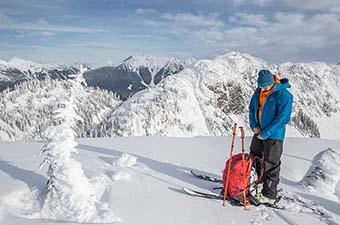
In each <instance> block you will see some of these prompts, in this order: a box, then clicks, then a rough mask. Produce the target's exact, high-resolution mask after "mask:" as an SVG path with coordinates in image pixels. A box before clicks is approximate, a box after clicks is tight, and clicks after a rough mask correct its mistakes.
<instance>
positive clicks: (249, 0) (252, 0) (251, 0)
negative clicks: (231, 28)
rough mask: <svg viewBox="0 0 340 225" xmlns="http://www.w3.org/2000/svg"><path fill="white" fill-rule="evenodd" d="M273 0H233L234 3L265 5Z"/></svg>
mask: <svg viewBox="0 0 340 225" xmlns="http://www.w3.org/2000/svg"><path fill="white" fill-rule="evenodd" d="M272 2H273V0H233V3H234V5H236V6H238V5H246V4H247V5H248V4H254V5H258V6H267V5H269V4H270V3H272Z"/></svg>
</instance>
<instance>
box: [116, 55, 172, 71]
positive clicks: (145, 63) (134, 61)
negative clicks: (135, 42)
mask: <svg viewBox="0 0 340 225" xmlns="http://www.w3.org/2000/svg"><path fill="white" fill-rule="evenodd" d="M175 61H176V59H174V58H166V57H155V56H150V55H139V56H129V57H128V58H126V59H125V60H123V61H122V63H121V64H120V65H119V66H123V67H125V68H126V69H128V70H131V71H137V70H139V68H149V69H150V70H152V71H155V72H158V71H159V70H160V69H161V68H162V67H164V66H166V65H167V64H168V63H169V62H175Z"/></svg>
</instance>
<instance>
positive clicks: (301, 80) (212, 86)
mask: <svg viewBox="0 0 340 225" xmlns="http://www.w3.org/2000/svg"><path fill="white" fill-rule="evenodd" d="M264 68H265V69H270V70H271V71H273V72H275V73H277V74H279V75H280V77H281V78H282V77H287V78H289V79H290V82H291V84H292V88H291V89H290V91H291V92H292V93H293V94H294V111H293V117H292V123H291V124H290V126H289V128H288V136H308V137H324V138H340V133H339V132H336V131H337V130H338V129H339V125H338V124H340V103H339V102H340V93H339V90H340V82H339V79H340V74H339V71H338V70H335V69H334V66H333V65H328V64H325V63H306V64H292V63H286V64H282V65H273V64H269V63H267V62H265V61H264V60H262V59H259V58H256V57H252V56H250V55H248V54H244V53H240V52H230V53H227V54H225V55H222V56H219V57H216V58H215V59H212V60H199V61H197V62H196V63H195V64H193V65H192V66H191V67H189V68H187V69H185V70H183V71H181V72H180V73H178V74H176V75H173V76H170V77H167V78H166V79H164V80H162V82H160V83H159V84H158V85H157V86H156V87H154V88H148V89H146V90H143V91H141V92H139V93H137V94H136V95H134V96H133V97H132V98H130V99H128V100H127V101H126V102H124V104H123V105H122V106H121V107H119V108H118V110H116V111H114V112H113V113H112V115H111V118H110V121H109V122H108V123H107V122H105V124H103V125H104V126H106V127H107V128H108V129H110V128H111V130H107V131H106V132H107V134H108V135H110V134H113V135H166V136H195V135H224V134H226V133H227V134H230V131H231V127H232V124H233V123H234V122H238V123H241V124H243V125H244V126H245V127H247V128H248V126H247V124H248V122H247V120H248V116H247V115H248V113H247V112H248V104H249V100H250V97H251V95H252V93H253V91H254V90H255V88H256V87H257V82H256V78H257V72H258V71H259V70H260V69H264ZM248 134H250V131H249V130H248Z"/></svg>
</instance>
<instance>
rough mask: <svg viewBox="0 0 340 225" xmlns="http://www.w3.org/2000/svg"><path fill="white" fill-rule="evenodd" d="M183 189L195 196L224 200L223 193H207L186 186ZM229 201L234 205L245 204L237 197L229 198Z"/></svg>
mask: <svg viewBox="0 0 340 225" xmlns="http://www.w3.org/2000/svg"><path fill="white" fill-rule="evenodd" d="M182 191H183V192H185V193H186V194H188V195H191V196H195V197H201V198H207V199H216V200H223V195H221V194H215V193H206V192H201V191H196V190H193V189H190V188H186V187H182ZM228 202H229V203H230V204H231V205H233V206H243V205H242V204H240V202H239V201H237V200H235V199H229V200H228Z"/></svg>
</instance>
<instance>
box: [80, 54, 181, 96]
mask: <svg viewBox="0 0 340 225" xmlns="http://www.w3.org/2000/svg"><path fill="white" fill-rule="evenodd" d="M183 69H184V63H183V62H181V61H179V60H177V59H175V58H164V57H153V56H130V57H128V58H127V59H125V60H123V61H122V62H121V63H119V64H118V65H108V66H103V67H100V68H97V69H94V70H90V71H88V72H86V73H85V74H84V77H85V79H86V82H87V84H88V85H90V86H95V87H100V88H104V89H108V90H110V91H112V92H114V93H117V94H118V95H119V96H120V97H121V99H124V100H125V99H127V98H128V97H130V96H132V95H133V94H135V93H136V92H138V91H140V90H143V89H145V88H149V87H153V86H155V85H156V84H158V83H159V82H160V81H161V80H162V79H164V78H166V77H167V76H171V75H173V74H177V73H179V72H180V71H182V70H183Z"/></svg>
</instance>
